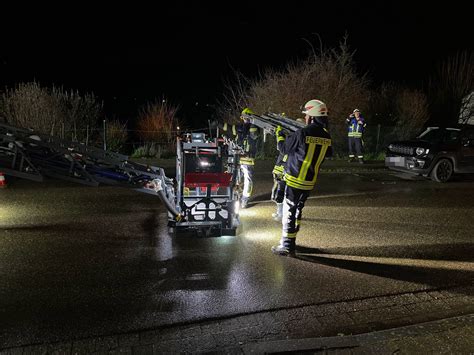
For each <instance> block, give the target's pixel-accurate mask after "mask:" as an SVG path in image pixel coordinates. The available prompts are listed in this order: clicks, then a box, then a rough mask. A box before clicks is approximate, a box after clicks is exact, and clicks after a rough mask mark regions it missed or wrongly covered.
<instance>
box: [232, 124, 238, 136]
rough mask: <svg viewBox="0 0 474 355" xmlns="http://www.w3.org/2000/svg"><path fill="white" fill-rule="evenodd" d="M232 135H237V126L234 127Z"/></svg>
mask: <svg viewBox="0 0 474 355" xmlns="http://www.w3.org/2000/svg"><path fill="white" fill-rule="evenodd" d="M232 134H233V135H234V136H236V135H237V129H236V128H235V124H233V125H232Z"/></svg>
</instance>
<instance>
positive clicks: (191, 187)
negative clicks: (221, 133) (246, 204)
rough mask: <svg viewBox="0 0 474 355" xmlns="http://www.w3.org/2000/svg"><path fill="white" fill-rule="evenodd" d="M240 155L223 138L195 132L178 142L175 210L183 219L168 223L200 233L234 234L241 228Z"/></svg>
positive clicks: (178, 228)
mask: <svg viewBox="0 0 474 355" xmlns="http://www.w3.org/2000/svg"><path fill="white" fill-rule="evenodd" d="M238 164H239V152H237V151H234V150H232V149H229V147H228V146H227V145H226V144H224V141H223V140H222V139H217V138H215V139H213V140H208V139H206V136H205V134H204V133H192V134H191V135H189V136H188V137H186V138H184V139H180V140H179V141H178V142H177V157H176V183H177V186H176V210H177V211H178V212H179V213H180V214H181V215H183V216H184V219H183V220H181V221H176V219H175V218H173V216H170V220H169V222H170V223H169V224H170V226H172V227H175V228H176V229H177V230H180V229H194V230H196V231H197V232H198V233H200V234H204V235H206V236H207V235H211V234H212V233H213V232H215V233H217V234H219V235H235V233H236V229H237V227H238V225H239V214H238V212H239V197H240V196H239V189H238V185H237V184H236V181H237V177H238Z"/></svg>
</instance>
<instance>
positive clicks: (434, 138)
mask: <svg viewBox="0 0 474 355" xmlns="http://www.w3.org/2000/svg"><path fill="white" fill-rule="evenodd" d="M418 139H421V140H424V141H427V142H430V143H438V142H441V140H442V139H443V130H441V129H439V127H430V128H428V129H427V130H426V131H424V132H423V133H422V134H420V135H419V136H418Z"/></svg>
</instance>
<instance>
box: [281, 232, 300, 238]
mask: <svg viewBox="0 0 474 355" xmlns="http://www.w3.org/2000/svg"><path fill="white" fill-rule="evenodd" d="M297 234H298V233H286V232H283V237H284V238H296V235H297Z"/></svg>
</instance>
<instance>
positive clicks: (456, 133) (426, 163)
mask: <svg viewBox="0 0 474 355" xmlns="http://www.w3.org/2000/svg"><path fill="white" fill-rule="evenodd" d="M385 165H386V166H387V167H388V168H390V169H392V170H397V171H402V172H406V173H411V174H416V175H422V176H426V177H430V178H431V179H432V180H434V181H437V182H446V181H448V180H449V179H450V178H451V176H452V175H453V173H474V125H464V126H458V127H452V128H445V127H428V128H427V129H426V130H425V131H424V132H423V133H421V134H420V135H419V136H418V137H416V138H415V139H413V140H409V141H399V142H392V143H391V144H389V145H388V147H387V150H386V158H385Z"/></svg>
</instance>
